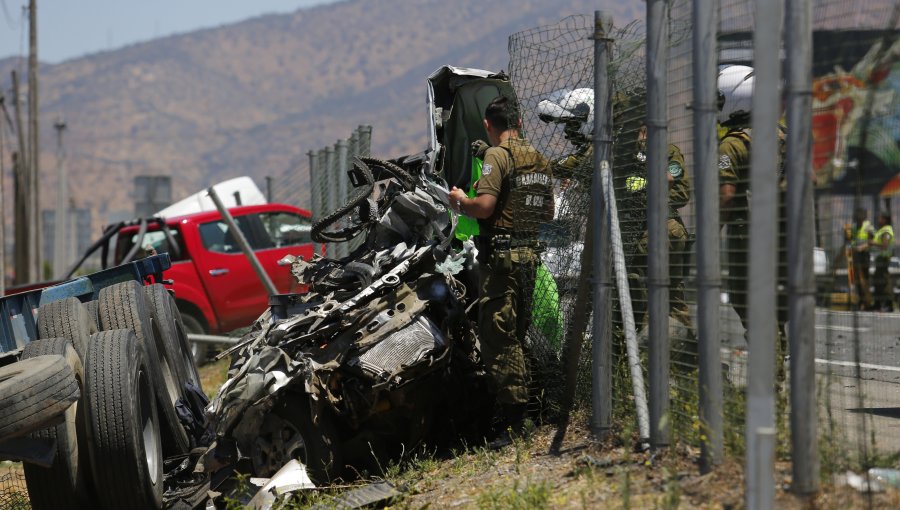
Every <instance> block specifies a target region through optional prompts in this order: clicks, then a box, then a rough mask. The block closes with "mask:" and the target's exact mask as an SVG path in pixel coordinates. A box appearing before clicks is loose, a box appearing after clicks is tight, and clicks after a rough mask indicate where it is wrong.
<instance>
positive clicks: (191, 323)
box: [181, 313, 209, 367]
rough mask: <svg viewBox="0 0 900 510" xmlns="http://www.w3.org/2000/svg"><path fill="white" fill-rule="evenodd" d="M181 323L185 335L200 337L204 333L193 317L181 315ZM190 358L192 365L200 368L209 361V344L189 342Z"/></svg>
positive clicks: (200, 324) (185, 314)
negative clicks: (191, 358)
mask: <svg viewBox="0 0 900 510" xmlns="http://www.w3.org/2000/svg"><path fill="white" fill-rule="evenodd" d="M181 323H182V325H183V326H184V332H185V333H187V334H189V335H190V334H194V335H202V334H204V333H206V330H204V329H203V324H202V323H201V322H200V321H199V320H197V318H196V317H194V316H193V315H190V314H187V313H182V314H181ZM190 345H191V356H192V357H193V358H194V365H196V366H198V367H199V366H200V365H203V364H204V363H206V361H207V360H208V359H209V344H207V343H206V342H190Z"/></svg>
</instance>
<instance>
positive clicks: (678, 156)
mask: <svg viewBox="0 0 900 510" xmlns="http://www.w3.org/2000/svg"><path fill="white" fill-rule="evenodd" d="M644 171H646V169H645V170H644ZM668 172H669V175H671V176H672V185H671V186H670V187H669V194H668V205H669V207H668V219H667V220H666V229H667V230H668V233H669V316H670V317H672V318H674V319H677V320H679V321H680V322H681V323H682V324H684V325H685V326H688V327H691V315H690V311H689V310H688V306H687V302H686V301H685V299H684V275H685V274H686V272H687V260H688V256H689V253H688V250H689V248H690V246H689V243H690V236H689V235H688V232H687V229H686V228H685V226H684V222H683V221H682V220H681V215H680V214H678V209H681V208H682V207H684V206H685V205H687V203H688V202H690V200H691V184H690V180H689V178H688V175H687V170H686V169H685V163H684V155H683V154H682V153H681V150H680V149H679V148H678V147H677V146H675V145H673V144H669V154H668ZM641 185H645V182H639V183H638V184H637V186H641ZM642 189H643V188H642ZM642 189H641V190H642ZM630 191H638V190H637V189H632V190H630ZM649 241H650V232H649V231H647V230H644V232H643V233H642V234H641V239H640V241H638V244H637V247H636V256H635V257H634V260H633V263H632V266H633V267H632V268H631V269H632V274H633V275H634V276H635V277H636V278H637V280H638V282H639V283H638V285H636V288H635V289H633V290H634V291H636V292H632V294H636V296H635V297H636V299H634V305H635V306H634V310H635V322H636V323H638V324H641V323H642V322H643V321H644V319H645V317H644V314H645V313H646V304H647V285H646V283H645V282H646V280H645V279H644V278H643V277H644V276H645V272H646V271H647V252H648V244H649Z"/></svg>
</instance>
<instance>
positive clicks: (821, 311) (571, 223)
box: [509, 0, 900, 474]
mask: <svg viewBox="0 0 900 510" xmlns="http://www.w3.org/2000/svg"><path fill="white" fill-rule="evenodd" d="M692 4H693V3H692V2H691V1H689V0H674V1H673V2H671V3H670V6H671V10H670V16H669V19H668V20H667V23H668V30H669V45H668V80H667V90H666V95H667V98H668V105H669V106H668V119H667V120H668V140H667V143H668V147H669V148H668V164H667V169H668V173H669V181H670V190H669V194H668V204H667V208H668V211H669V214H668V218H666V220H667V231H668V237H669V260H668V270H669V293H670V300H669V303H670V304H669V309H670V314H669V315H670V316H669V327H668V335H667V338H668V340H669V345H670V365H669V366H670V371H669V372H670V375H669V377H670V386H669V387H670V392H669V396H670V398H671V403H670V405H669V409H668V412H669V414H668V419H669V420H670V423H671V427H672V444H673V445H675V446H676V447H677V451H680V452H682V453H687V454H691V455H695V454H696V452H697V451H698V450H697V449H698V448H699V447H700V446H701V445H702V442H703V441H704V437H705V434H706V432H707V431H705V430H704V428H703V424H702V423H701V421H700V416H701V415H702V413H701V412H700V410H699V405H700V404H699V400H700V397H699V394H700V391H699V385H698V359H697V337H698V334H697V329H696V328H697V293H696V288H697V285H698V283H697V281H696V277H697V266H696V263H697V252H696V249H697V246H696V242H695V241H696V226H697V217H696V210H697V208H696V197H695V196H694V195H693V186H692V183H693V180H694V178H695V177H696V175H695V168H694V167H693V166H692V165H693V161H694V156H695V154H694V151H695V147H694V140H693V136H694V131H693V128H694V125H693V122H694V120H693V119H694V115H695V112H694V111H692V109H691V108H690V105H691V104H692V101H693V98H694V95H693V94H694V83H695V77H694V76H693V69H694V67H693V64H694V63H693V58H695V56H694V51H693V46H692V29H693V27H692V26H691V25H692V7H693V5H692ZM813 7H814V8H813V12H814V16H813V34H812V40H813V62H814V64H813V78H814V80H813V86H812V108H813V111H812V118H811V119H809V120H808V122H809V123H810V127H811V131H812V172H813V173H814V176H815V213H814V220H815V239H816V247H815V249H814V253H813V254H812V255H813V260H814V269H815V277H816V304H817V309H816V311H815V324H814V327H815V332H814V338H815V369H816V385H817V388H818V402H819V405H818V416H816V417H815V419H816V420H817V423H816V425H817V426H816V428H817V430H818V436H819V442H818V444H819V457H821V459H822V461H821V472H822V474H833V473H836V472H839V471H842V470H846V469H861V470H866V469H868V468H871V467H893V468H896V467H900V466H898V460H897V459H898V458H900V455H898V454H900V436H898V434H897V432H896V430H897V425H898V424H900V422H897V421H896V420H898V419H900V378H898V377H896V375H895V374H897V373H898V372H900V314H898V313H897V312H898V308H897V307H898V304H900V303H898V296H900V258H898V257H897V253H898V250H897V242H896V238H891V239H889V240H888V241H885V239H887V232H888V230H889V229H888V228H887V225H889V224H891V222H893V221H894V220H895V219H897V218H898V217H900V203H898V202H900V200H898V199H897V198H894V197H895V196H896V195H898V194H900V156H898V155H900V148H898V140H900V122H898V118H900V96H898V94H900V78H898V76H900V64H898V59H900V43H898V38H897V33H898V32H897V31H898V27H897V18H898V13H900V10H898V9H900V7H898V4H897V3H896V2H890V1H888V0H880V1H879V0H872V1H866V2H856V3H852V4H850V3H846V2H839V1H836V0H818V1H815V2H813ZM720 16H721V17H720V20H719V29H718V34H717V40H718V53H717V59H716V61H717V63H718V65H719V68H720V70H721V69H723V68H725V67H727V66H735V65H742V66H749V67H752V66H753V65H754V58H753V57H754V55H753V34H754V31H755V30H756V29H757V23H759V22H768V20H766V19H765V18H766V17H765V16H763V17H757V16H755V12H754V3H753V2H751V1H749V0H729V1H726V2H723V3H722V4H721V6H720ZM788 29H790V27H789V28H788ZM642 30H643V27H642V26H641V25H636V24H632V25H628V26H626V27H625V28H618V29H614V30H612V32H611V33H610V34H609V37H610V39H611V40H612V41H613V58H612V63H611V65H610V68H609V70H608V73H609V79H610V81H611V89H612V92H611V94H612V97H611V101H612V108H613V126H612V134H613V144H614V148H613V154H614V156H613V160H612V175H613V182H614V188H615V190H614V191H615V205H616V208H617V219H618V224H619V226H620V234H621V236H620V237H618V238H613V239H612V240H611V242H612V243H613V244H612V245H613V247H619V248H621V249H622V251H623V252H624V255H625V267H626V271H627V276H628V278H627V280H626V282H627V287H628V290H627V292H620V293H619V295H620V296H629V297H630V300H631V305H632V306H631V308H632V310H633V314H634V317H633V320H634V324H635V325H636V327H637V330H638V335H637V336H638V338H639V340H640V342H639V343H640V346H641V356H640V359H641V368H642V370H644V371H646V370H647V363H646V348H647V340H646V339H647V336H648V333H647V327H646V326H647V319H646V313H647V279H648V267H647V237H648V236H647V228H646V222H647V210H648V200H647V194H646V187H647V182H648V179H647V177H648V176H647V174H646V172H647V170H646V150H645V139H646V126H645V124H646V116H647V106H646V88H647V87H646V78H645V76H646V74H645V72H646V68H645V47H644V38H643V33H642ZM593 32H594V26H593V23H592V20H591V19H590V18H589V17H587V16H573V17H569V18H566V19H564V20H562V21H560V22H559V23H557V24H554V25H549V26H544V27H539V28H535V29H531V30H527V31H524V32H520V33H517V34H513V35H512V36H511V37H510V43H509V50H510V65H509V71H510V78H511V81H512V84H513V86H514V88H515V91H516V94H517V95H518V99H519V101H520V103H521V105H522V108H523V119H524V131H525V134H526V135H527V137H528V138H529V140H530V141H531V142H532V143H533V145H534V146H535V147H537V148H538V149H539V150H540V151H541V152H542V153H543V154H544V155H545V156H547V158H548V159H550V160H551V161H553V171H554V177H555V179H556V182H557V186H556V189H555V193H556V216H555V218H554V220H553V221H552V222H551V223H550V224H548V225H546V226H545V228H544V237H545V240H546V241H547V249H546V251H545V253H544V254H543V257H542V258H543V265H544V266H545V268H546V270H547V272H548V273H549V275H550V276H551V277H552V279H553V282H554V283H555V284H556V286H557V289H555V292H556V294H557V295H558V303H559V306H558V315H557V317H558V324H559V327H556V328H553V329H551V330H549V331H545V330H543V329H542V328H540V327H539V326H540V324H539V323H536V324H533V325H532V331H531V332H530V339H531V349H532V353H533V355H534V358H535V362H536V363H537V365H538V366H539V367H542V368H544V369H548V367H550V368H549V370H555V371H556V372H555V374H557V375H558V374H559V373H560V372H561V371H562V368H561V364H560V363H559V355H560V354H559V353H560V350H561V349H560V340H561V339H562V338H563V335H569V336H571V337H572V338H574V339H576V340H578V341H580V342H581V343H582V345H583V346H584V348H585V350H587V351H588V352H589V349H590V346H591V345H592V338H591V329H590V328H589V327H586V325H587V322H588V321H590V320H591V319H590V317H589V316H588V317H587V319H586V320H583V321H579V317H577V316H576V313H577V312H578V311H579V310H582V311H583V312H584V313H585V314H588V315H589V314H590V311H589V310H590V307H588V306H581V307H579V306H578V303H577V302H576V297H575V296H576V294H577V292H576V291H577V290H578V282H584V281H587V280H589V279H590V276H591V275H590V269H589V267H590V266H588V265H583V263H582V260H581V254H582V252H583V250H584V248H585V245H586V240H587V237H586V236H588V235H590V234H589V232H588V217H589V215H590V210H591V207H590V206H591V196H590V187H591V179H592V177H593V175H594V170H595V169H594V167H593V158H592V156H593V152H592V149H591V144H590V141H591V140H590V136H591V134H592V132H593V131H592V129H593V118H592V117H590V118H589V117H588V115H590V116H592V115H593V110H592V109H586V110H584V112H585V116H584V117H579V116H578V115H577V113H576V114H575V115H562V114H561V112H562V111H563V110H565V109H569V108H573V109H574V108H576V107H577V106H578V104H579V102H583V103H584V104H585V105H590V106H591V108H592V107H593V101H592V100H590V101H589V100H587V99H586V97H587V95H588V94H590V96H591V98H592V97H593V90H592V89H593V67H592V63H593V59H592V54H593V51H594V50H593V46H594V43H593V41H592V39H591V37H592V35H593ZM750 76H752V74H751V75H750ZM747 100H748V105H749V104H750V103H749V100H750V99H749V97H748V98H747ZM554 105H555V106H554ZM557 107H561V108H562V109H560V108H557ZM585 108H587V107H585ZM719 120H720V122H722V121H727V120H729V118H728V116H727V112H726V114H725V115H720V118H719ZM732 120H733V119H732ZM743 122H744V124H739V123H735V122H725V125H720V127H719V133H718V135H719V138H720V140H725V141H726V142H725V143H735V144H737V143H738V142H740V143H741V144H743V146H744V150H746V152H747V158H748V159H749V152H750V145H751V143H750V142H751V141H752V131H751V129H750V117H749V116H747V117H746V118H744V119H743ZM779 124H780V126H773V127H772V130H773V132H776V133H778V138H777V140H778V144H777V145H778V147H779V150H778V152H779V154H778V167H779V168H780V170H779V171H778V172H777V173H776V175H773V177H772V179H773V181H774V182H775V184H776V185H777V188H778V190H780V191H778V192H776V195H777V200H778V201H779V202H780V206H777V211H778V212H777V216H776V218H777V220H776V226H775V227H774V228H776V229H777V233H776V234H775V235H776V237H775V239H777V240H778V241H777V244H776V245H775V246H769V247H768V248H767V249H771V250H775V255H774V259H775V260H776V261H777V263H776V265H777V268H774V269H773V273H772V277H773V278H774V280H775V282H776V285H777V286H776V294H773V298H772V299H774V301H775V303H774V305H775V313H776V315H775V324H773V325H772V330H773V332H774V338H773V344H774V346H775V352H776V357H775V359H773V360H772V361H773V363H774V366H773V367H771V368H772V369H773V372H774V374H775V382H776V384H775V394H774V406H775V409H774V411H775V444H776V450H775V451H776V455H777V458H779V459H781V460H786V461H787V460H791V459H792V455H791V423H790V416H791V412H790V407H789V391H790V378H791V374H790V370H789V364H790V363H789V357H788V343H789V341H790V339H789V338H788V337H787V332H788V331H787V329H788V328H787V321H788V316H789V315H788V314H789V308H788V299H787V298H788V294H789V291H791V290H792V289H790V288H789V285H788V280H787V278H788V276H789V275H790V274H791V271H793V270H796V269H797V268H791V267H788V266H787V244H788V241H789V239H788V238H787V230H786V221H787V220H786V195H785V189H786V176H785V174H784V164H785V163H784V161H785V159H786V158H787V157H788V156H787V154H786V153H785V151H786V147H787V142H786V140H789V138H790V136H791V131H792V126H789V125H785V121H784V119H782V121H781V122H780V123H779ZM585 125H588V126H589V127H588V128H587V130H584V129H582V128H583V127H584V126H585ZM794 128H795V129H797V128H798V126H794ZM742 133H745V134H742ZM731 139H733V140H731ZM720 149H721V147H717V152H719V150H720ZM720 166H722V164H721V161H720ZM719 174H720V177H719V178H720V180H721V181H722V182H724V183H727V184H730V185H733V186H734V187H735V188H736V189H737V190H738V192H737V193H738V195H737V196H738V202H737V203H735V202H725V204H726V205H725V207H726V209H725V210H724V211H723V214H722V218H721V220H719V219H717V220H714V221H717V222H718V221H721V226H720V229H719V230H720V232H719V238H718V240H717V242H715V243H713V245H716V244H718V246H719V249H720V253H721V272H720V274H721V281H722V287H721V299H720V303H719V304H718V316H719V318H718V322H719V325H720V328H719V332H718V338H717V339H715V341H717V342H719V343H720V345H718V349H719V352H720V358H721V364H722V366H721V370H722V378H723V381H724V387H723V390H722V392H723V394H722V398H723V408H722V409H721V410H720V411H719V412H721V414H722V417H723V430H722V431H721V434H722V436H723V437H724V445H725V454H726V455H727V456H728V457H729V458H732V459H740V458H742V457H743V456H744V453H745V449H746V433H747V431H746V427H747V387H748V380H750V378H751V377H753V376H752V375H751V374H749V373H748V364H747V361H748V357H749V353H750V349H752V346H748V343H747V329H746V328H747V326H748V322H747V317H748V315H747V312H748V302H749V301H750V300H751V299H752V298H753V297H754V296H752V295H750V293H749V292H748V289H749V288H752V287H753V286H752V285H750V282H749V281H748V275H749V270H750V265H751V264H752V262H751V260H750V246H751V243H752V242H754V241H753V240H752V239H750V236H749V221H750V215H751V214H752V210H753V209H752V205H753V200H752V191H751V190H750V189H749V187H750V182H749V176H750V167H749V164H748V166H747V167H746V168H741V169H740V172H739V173H738V174H737V175H733V176H727V175H725V174H723V169H722V168H720V169H719ZM717 193H718V190H717ZM595 200H596V199H595ZM735 204H736V205H735ZM757 207H762V206H761V205H760V204H757ZM855 211H856V215H858V216H859V218H858V219H857V220H858V221H855V219H854V214H855ZM810 214H813V213H812V212H811V213H810ZM539 278H540V276H539ZM626 282H623V281H621V279H620V280H619V285H620V286H624V285H623V284H624V283H626ZM585 285H586V284H585ZM544 287H545V288H547V287H548V286H546V285H545V286H544ZM582 297H584V298H586V297H587V296H586V295H583V296H582ZM535 299H536V300H537V299H540V298H539V297H538V295H537V294H536V295H535ZM543 299H549V300H553V299H555V298H554V294H553V292H548V293H547V297H545V298H543ZM757 299H758V296H757ZM536 303H537V301H536ZM622 304H623V303H622V302H621V300H619V299H618V298H617V299H616V304H615V306H614V313H613V322H614V337H613V360H612V366H613V367H614V368H613V390H612V391H613V395H612V399H613V427H614V431H615V432H617V433H618V434H621V435H622V437H625V438H628V437H630V439H632V440H633V439H636V434H635V433H636V432H637V430H636V426H637V422H636V415H635V413H636V409H635V400H634V396H635V393H636V392H635V391H634V390H635V388H636V386H635V383H634V380H635V379H634V378H633V377H632V376H633V375H634V371H633V370H630V367H629V363H628V361H627V360H628V356H627V351H628V349H627V343H626V342H625V340H626V338H627V337H628V335H627V331H626V328H625V326H626V324H627V323H629V322H630V319H628V317H626V316H623V310H627V308H628V306H622ZM535 306H536V307H537V304H535ZM626 319H628V320H626ZM572 328H576V329H579V331H574V332H573V331H571V330H572ZM548 360H549V361H548ZM590 360H591V357H590V356H588V355H585V356H582V357H581V364H580V368H579V371H578V374H579V375H578V381H579V384H578V388H579V392H578V394H579V395H580V397H579V401H580V402H582V403H585V402H587V399H588V396H589V391H588V389H589V387H590V382H591V371H592V368H596V367H591V361H590ZM632 365H633V363H632ZM543 379H544V380H546V377H545V378H543ZM542 391H545V392H546V391H549V390H548V389H547V388H543V389H542ZM637 393H639V392H637ZM552 397H553V398H556V399H557V400H556V401H557V402H558V401H559V400H558V399H559V397H560V396H559V395H553V396H552ZM553 398H551V399H550V400H551V401H553ZM795 425H796V424H795Z"/></svg>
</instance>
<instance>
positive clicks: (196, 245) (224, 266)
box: [113, 204, 313, 362]
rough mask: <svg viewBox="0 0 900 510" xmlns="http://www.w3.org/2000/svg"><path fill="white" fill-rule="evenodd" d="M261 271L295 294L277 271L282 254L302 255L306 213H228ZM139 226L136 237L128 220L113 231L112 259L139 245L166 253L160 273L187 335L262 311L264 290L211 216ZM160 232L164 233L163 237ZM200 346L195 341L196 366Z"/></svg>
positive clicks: (269, 207) (282, 270) (309, 249)
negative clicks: (167, 259)
mask: <svg viewBox="0 0 900 510" xmlns="http://www.w3.org/2000/svg"><path fill="white" fill-rule="evenodd" d="M229 212H231V215H232V216H233V217H234V220H235V222H236V223H237V225H238V227H239V228H240V229H241V231H242V232H243V233H244V236H245V237H246V238H247V241H248V242H249V244H250V246H251V247H252V248H253V250H254V252H255V253H256V256H257V258H258V259H259V261H260V263H261V265H262V266H263V268H265V270H266V273H268V274H269V277H270V278H271V279H272V282H273V283H274V284H275V287H276V288H277V289H278V291H279V292H283V293H286V292H296V291H297V290H298V289H296V280H295V279H294V278H293V277H292V276H291V272H290V267H289V266H279V265H278V261H279V260H281V259H282V258H283V257H284V256H285V255H289V254H290V255H296V256H302V257H304V258H310V257H312V254H313V245H312V241H311V240H310V234H309V232H310V213H309V212H308V211H305V210H303V209H299V208H297V207H293V206H290V205H285V204H262V205H248V206H238V207H232V208H229ZM164 222H165V225H166V227H168V228H167V229H164V228H162V224H163V220H159V221H157V222H150V223H148V224H147V227H146V231H145V232H144V234H143V236H142V237H143V240H139V237H141V236H139V234H140V227H139V225H138V224H137V223H136V222H132V223H131V224H126V225H124V226H122V227H120V228H119V229H118V233H117V235H116V236H115V242H114V243H113V245H114V247H115V248H114V250H115V251H114V261H115V263H116V264H118V263H120V262H121V261H122V260H123V259H125V258H127V257H128V255H129V253H131V252H132V250H133V249H134V248H135V243H138V242H139V243H140V247H139V248H146V247H147V246H148V245H149V246H152V247H153V249H155V250H156V252H158V253H163V252H167V253H168V254H169V256H170V257H171V258H172V267H171V269H169V270H167V271H166V272H165V273H164V274H163V276H164V278H166V279H167V280H171V281H172V283H171V284H166V286H167V287H168V288H170V289H172V290H174V292H175V300H176V303H177V304H178V310H179V311H180V312H181V315H182V317H183V319H184V326H185V329H186V330H187V332H188V333H213V334H215V333H224V332H227V331H231V330H233V329H235V328H239V327H243V326H247V325H249V324H250V323H252V322H253V321H254V320H255V319H256V318H257V317H259V315H260V314H261V313H262V312H263V311H264V310H265V309H266V307H267V306H268V293H267V292H266V289H265V288H264V287H263V285H262V283H261V282H260V281H259V278H257V276H256V273H254V271H253V268H252V267H251V266H250V262H249V261H248V260H247V258H246V257H245V256H244V254H243V253H242V252H241V249H240V247H239V246H238V244H237V243H236V241H235V239H234V236H233V235H232V233H231V232H229V229H228V226H227V224H226V223H225V221H224V220H223V219H222V216H221V215H220V214H219V212H218V211H207V212H199V213H194V214H189V215H186V216H177V217H172V218H166V219H165V220H164ZM166 230H168V232H166ZM205 345H206V344H195V345H194V347H195V350H194V354H195V357H196V358H197V360H198V362H199V361H202V360H203V359H204V358H205V354H206V349H204V346H205Z"/></svg>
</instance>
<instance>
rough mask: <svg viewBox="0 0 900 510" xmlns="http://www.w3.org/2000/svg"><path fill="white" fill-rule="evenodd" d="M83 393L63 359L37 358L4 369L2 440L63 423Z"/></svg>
mask: <svg viewBox="0 0 900 510" xmlns="http://www.w3.org/2000/svg"><path fill="white" fill-rule="evenodd" d="M79 394H80V393H79V391H78V381H76V380H75V376H74V375H73V373H72V369H71V368H70V367H69V364H68V363H67V362H66V360H65V358H63V357H62V356H37V357H35V358H30V359H24V360H22V361H19V362H16V363H13V364H11V365H6V366H5V367H2V368H0V440H4V439H10V438H13V437H17V436H21V435H25V434H27V433H29V432H33V431H35V430H37V429H42V428H45V427H49V426H51V425H54V424H55V423H59V421H60V419H61V417H62V415H63V413H65V411H66V409H68V408H69V407H70V406H71V405H72V404H73V403H75V402H76V401H77V400H78V396H79Z"/></svg>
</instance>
